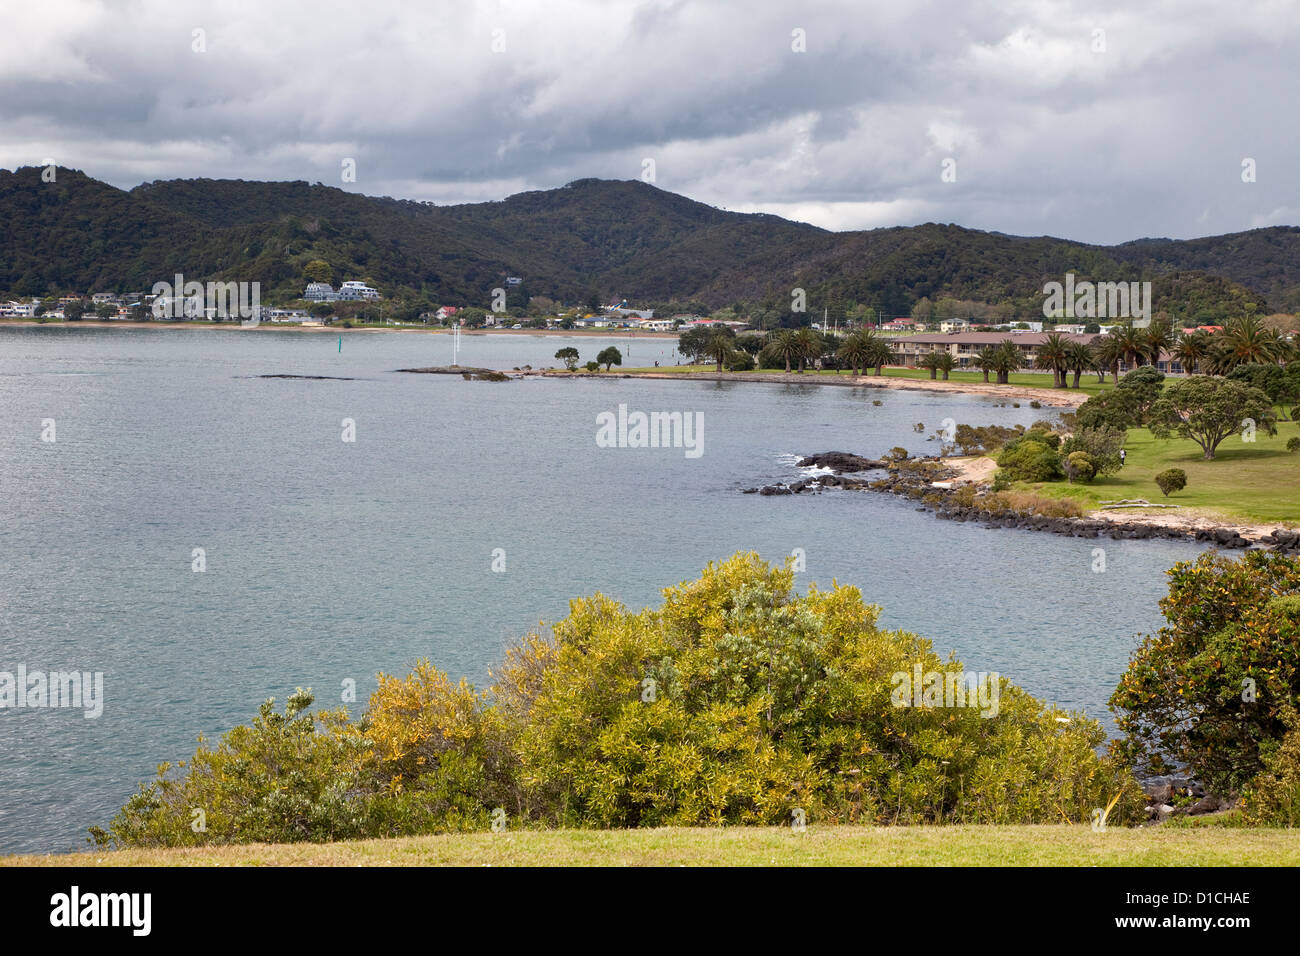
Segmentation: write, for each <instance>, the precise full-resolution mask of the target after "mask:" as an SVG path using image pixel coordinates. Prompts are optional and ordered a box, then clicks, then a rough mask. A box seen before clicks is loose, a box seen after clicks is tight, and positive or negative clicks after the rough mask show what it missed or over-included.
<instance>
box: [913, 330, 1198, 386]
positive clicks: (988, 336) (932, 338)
mask: <svg viewBox="0 0 1300 956" xmlns="http://www.w3.org/2000/svg"><path fill="white" fill-rule="evenodd" d="M1049 334H1050V333H1047V332H950V333H948V334H946V335H945V334H943V333H931V334H923V335H899V336H893V337H891V338H890V340H889V347H890V348H891V349H892V350H893V352H894V355H895V359H896V361H897V364H899V365H906V366H909V367H911V368H915V367H917V365H918V364H919V363H920V361H921V359H922V358H924V357H925V356H926V355H929V354H930V353H931V352H948V353H949V354H951V355H952V357H953V358H954V359H955V360H956V362H957V368H959V369H975V368H976V366H975V358H976V356H978V355H979V353H980V352H981V351H982V350H983V349H986V348H989V347H990V346H991V347H994V348H996V347H997V346H999V345H1001V344H1002V343H1003V342H1007V341H1009V342H1011V343H1012V344H1013V345H1015V347H1016V348H1017V349H1019V350H1020V357H1021V358H1022V359H1024V362H1025V367H1024V368H1023V369H1022V370H1021V371H1025V372H1033V371H1036V370H1037V369H1036V368H1035V365H1034V360H1035V359H1037V358H1038V349H1039V347H1040V346H1042V344H1043V342H1045V341H1046V340H1047V336H1048V335H1049ZM1060 334H1061V337H1062V338H1064V339H1065V340H1066V341H1069V342H1082V343H1083V344H1084V345H1088V344H1089V343H1091V342H1093V341H1095V340H1097V339H1100V338H1102V336H1101V335H1097V334H1086V333H1085V334H1079V333H1060ZM1156 368H1157V369H1159V370H1160V371H1161V372H1164V373H1165V374H1172V375H1181V374H1183V373H1184V369H1183V367H1182V365H1180V364H1179V363H1178V361H1177V360H1176V359H1174V358H1173V356H1171V355H1170V354H1169V353H1168V352H1165V351H1161V353H1160V360H1159V361H1158V362H1157V363H1156ZM1119 370H1120V374H1121V375H1122V374H1124V373H1125V372H1128V371H1131V369H1130V368H1129V367H1128V366H1127V365H1126V364H1125V363H1123V362H1121V363H1120V366H1119Z"/></svg>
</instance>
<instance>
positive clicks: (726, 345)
mask: <svg viewBox="0 0 1300 956" xmlns="http://www.w3.org/2000/svg"><path fill="white" fill-rule="evenodd" d="M735 350H736V333H735V332H733V331H732V330H731V329H729V328H727V326H725V325H720V326H718V327H717V328H715V329H710V330H709V337H708V338H707V339H705V346H704V351H705V354H706V355H708V356H709V358H711V359H713V360H714V361H716V362H717V363H718V371H719V372H721V371H722V363H723V362H725V361H726V360H727V358H728V357H729V356H730V355H731V353H732V352H734V351H735Z"/></svg>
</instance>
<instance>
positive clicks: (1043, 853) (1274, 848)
mask: <svg viewBox="0 0 1300 956" xmlns="http://www.w3.org/2000/svg"><path fill="white" fill-rule="evenodd" d="M0 865H4V866H1300V834H1297V833H1296V832H1295V831H1294V830H1269V829H1240V828H1225V827H1169V826H1162V827H1145V828H1140V829H1122V828H1115V827H1108V828H1107V829H1105V830H1104V831H1102V832H1099V833H1098V832H1094V831H1093V830H1092V829H1091V828H1090V827H1089V826H1079V825H1075V826H1066V825H1063V824H1062V825H1059V826H978V825H972V826H919V827H855V826H842V827H818V826H815V825H809V826H808V829H807V830H806V831H804V832H802V833H796V832H794V831H793V830H791V829H790V828H789V827H721V828H707V829H706V828H671V827H670V828H660V829H643V830H527V831H515V832H504V833H470V834H447V835H442V836H421V837H408V838H403V839H394V840H359V841H355V842H346V843H291V844H250V845H243V846H221V847H202V848H193V849H171V850H121V851H116V852H94V853H73V854H64V855H58V856H10V857H0Z"/></svg>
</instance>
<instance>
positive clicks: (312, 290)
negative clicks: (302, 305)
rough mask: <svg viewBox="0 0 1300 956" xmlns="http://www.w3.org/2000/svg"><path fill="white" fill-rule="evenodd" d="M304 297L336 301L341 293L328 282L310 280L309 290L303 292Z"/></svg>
mask: <svg viewBox="0 0 1300 956" xmlns="http://www.w3.org/2000/svg"><path fill="white" fill-rule="evenodd" d="M302 297H303V298H304V299H309V300H310V301H312V302H334V301H335V300H337V299H338V297H339V294H338V293H337V292H335V291H334V287H333V286H332V285H330V284H329V283H328V282H308V283H307V291H306V292H304V293H303V294H302Z"/></svg>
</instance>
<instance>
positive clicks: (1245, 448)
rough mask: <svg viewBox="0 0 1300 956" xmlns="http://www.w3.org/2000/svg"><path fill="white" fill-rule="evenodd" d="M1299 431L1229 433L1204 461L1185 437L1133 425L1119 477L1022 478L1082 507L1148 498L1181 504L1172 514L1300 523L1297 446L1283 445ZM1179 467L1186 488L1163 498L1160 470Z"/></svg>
mask: <svg viewBox="0 0 1300 956" xmlns="http://www.w3.org/2000/svg"><path fill="white" fill-rule="evenodd" d="M1296 436H1300V423H1296V422H1292V421H1280V422H1278V423H1277V434H1276V435H1268V434H1265V433H1264V432H1259V433H1257V434H1256V435H1255V440H1254V441H1253V442H1246V441H1242V439H1241V437H1240V436H1236V435H1234V436H1232V437H1229V438H1227V439H1226V440H1224V442H1223V444H1222V445H1220V446H1219V450H1218V453H1217V454H1216V455H1215V458H1214V460H1213V461H1206V460H1205V459H1204V457H1203V455H1202V452H1201V448H1200V446H1198V445H1197V444H1196V443H1195V442H1193V441H1188V440H1186V439H1180V438H1170V439H1158V438H1154V437H1152V435H1151V432H1150V431H1148V430H1147V429H1145V428H1131V429H1129V433H1128V441H1127V442H1126V443H1125V448H1126V449H1128V460H1127V461H1126V462H1125V463H1124V467H1123V468H1122V469H1121V470H1120V471H1119V472H1118V473H1116V474H1114V475H1108V476H1106V477H1104V478H1098V479H1096V480H1095V481H1092V482H1090V483H1088V484H1086V485H1082V484H1073V485H1072V484H1067V483H1066V482H1051V483H1047V484H1043V483H1038V484H1024V485H1023V487H1026V488H1032V489H1033V490H1034V491H1036V492H1038V493H1039V494H1043V495H1048V496H1051V497H1068V498H1073V499H1074V500H1076V501H1078V502H1079V504H1081V505H1083V506H1084V507H1085V508H1096V507H1099V506H1100V504H1101V502H1103V501H1116V500H1121V499H1124V498H1146V499H1147V500H1148V501H1153V502H1160V503H1164V504H1171V505H1179V506H1180V509H1179V511H1175V512H1173V513H1174V514H1179V513H1184V512H1191V513H1192V514H1196V515H1203V516H1206V517H1218V518H1222V519H1224V520H1228V521H1257V522H1282V523H1287V524H1296V523H1300V493H1298V492H1297V490H1296V485H1297V482H1298V481H1300V452H1289V451H1287V450H1286V443H1287V441H1288V440H1289V439H1291V438H1295V437H1296ZM1166 468H1181V469H1183V470H1184V471H1185V472H1186V473H1187V487H1186V488H1185V489H1183V490H1182V491H1177V492H1174V493H1173V494H1171V495H1169V496H1168V497H1165V496H1164V495H1162V494H1161V493H1160V489H1159V488H1158V487H1156V482H1155V476H1156V473H1157V472H1160V471H1163V470H1164V469H1166Z"/></svg>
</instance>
